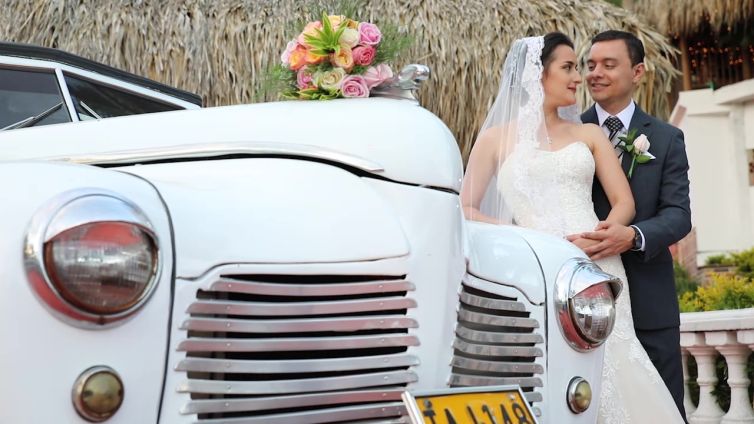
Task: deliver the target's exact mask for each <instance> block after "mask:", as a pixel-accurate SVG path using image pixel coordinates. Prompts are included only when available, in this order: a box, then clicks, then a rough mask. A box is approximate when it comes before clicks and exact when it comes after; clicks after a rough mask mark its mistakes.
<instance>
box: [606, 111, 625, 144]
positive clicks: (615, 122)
mask: <svg viewBox="0 0 754 424" xmlns="http://www.w3.org/2000/svg"><path fill="white" fill-rule="evenodd" d="M604 125H605V126H606V127H607V129H608V130H610V135H609V136H608V138H609V139H610V142H611V143H613V146H615V145H616V144H618V143H617V142H616V139H615V136H616V135H618V133H619V132H620V130H622V129H623V122H621V121H620V119H618V117H616V116H608V117H607V119H605V124H604Z"/></svg>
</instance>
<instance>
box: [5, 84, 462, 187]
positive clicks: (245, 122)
mask: <svg viewBox="0 0 754 424" xmlns="http://www.w3.org/2000/svg"><path fill="white" fill-rule="evenodd" d="M0 143H1V144H2V145H3V151H2V152H1V153H0V160H28V159H43V160H62V161H69V162H75V163H86V164H92V165H110V166H113V165H115V166H117V165H122V164H129V163H149V162H155V161H163V162H164V161H171V160H196V159H198V158H212V157H235V156H249V155H266V156H270V155H272V156H286V155H288V156H295V157H311V158H313V159H315V160H324V161H332V162H336V163H340V164H343V165H345V166H347V167H352V168H354V169H358V170H360V171H362V172H367V173H371V174H374V175H377V176H379V177H384V178H387V179H390V180H395V181H399V182H405V183H410V184H416V185H422V186H430V187H436V188H443V189H448V190H452V191H455V192H458V191H460V184H461V178H462V175H463V168H462V162H461V156H460V153H459V150H458V146H457V145H456V142H455V139H454V137H453V135H452V133H451V132H450V131H449V130H448V128H447V127H446V126H445V124H443V122H442V121H441V120H440V119H439V118H437V117H436V116H435V115H433V114H432V113H431V112H429V111H427V110H426V109H423V108H421V107H419V106H417V105H416V104H415V103H413V102H410V101H405V100H392V99H379V98H369V99H343V100H333V101H317V102H315V101H310V102H304V101H292V102H272V103H260V104H252V105H238V106H225V107H215V108H206V109H196V110H182V111H174V112H163V113H154V114H145V115H137V116H127V117H119V118H108V119H103V120H100V121H88V122H78V123H68V124H58V125H49V126H44V127H37V128H27V129H19V130H13V131H7V132H4V133H1V134H0Z"/></svg>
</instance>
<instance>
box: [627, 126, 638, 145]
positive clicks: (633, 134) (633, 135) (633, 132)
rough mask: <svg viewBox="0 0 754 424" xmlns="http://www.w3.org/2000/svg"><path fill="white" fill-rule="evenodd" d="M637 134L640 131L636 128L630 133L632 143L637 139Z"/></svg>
mask: <svg viewBox="0 0 754 424" xmlns="http://www.w3.org/2000/svg"><path fill="white" fill-rule="evenodd" d="M637 132H638V130H637V129H636V128H634V129H632V130H629V131H628V135H627V136H628V138H629V139H630V140H631V142H632V143H633V141H634V140H635V139H636V133H637Z"/></svg>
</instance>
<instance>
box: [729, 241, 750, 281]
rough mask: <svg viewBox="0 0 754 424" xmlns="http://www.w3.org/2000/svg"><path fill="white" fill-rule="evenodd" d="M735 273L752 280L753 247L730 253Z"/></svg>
mask: <svg viewBox="0 0 754 424" xmlns="http://www.w3.org/2000/svg"><path fill="white" fill-rule="evenodd" d="M730 256H731V259H732V263H733V265H734V266H735V267H736V274H738V275H740V276H741V277H743V278H747V279H749V280H754V248H752V249H749V250H744V251H742V252H738V253H731V254H730Z"/></svg>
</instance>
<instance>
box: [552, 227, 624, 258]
mask: <svg viewBox="0 0 754 424" xmlns="http://www.w3.org/2000/svg"><path fill="white" fill-rule="evenodd" d="M566 239H567V240H568V241H570V242H571V243H573V244H575V245H576V246H577V247H578V248H579V249H581V250H583V251H584V253H586V254H587V255H588V256H589V258H591V259H594V260H596V259H602V258H607V257H609V256H616V255H620V254H621V253H623V252H625V251H627V250H629V249H631V247H632V246H633V244H634V243H633V242H634V230H633V228H631V227H627V226H625V225H621V224H617V223H611V222H606V221H600V222H599V223H598V224H597V227H595V229H594V231H589V232H586V233H579V234H571V235H569V236H566Z"/></svg>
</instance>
